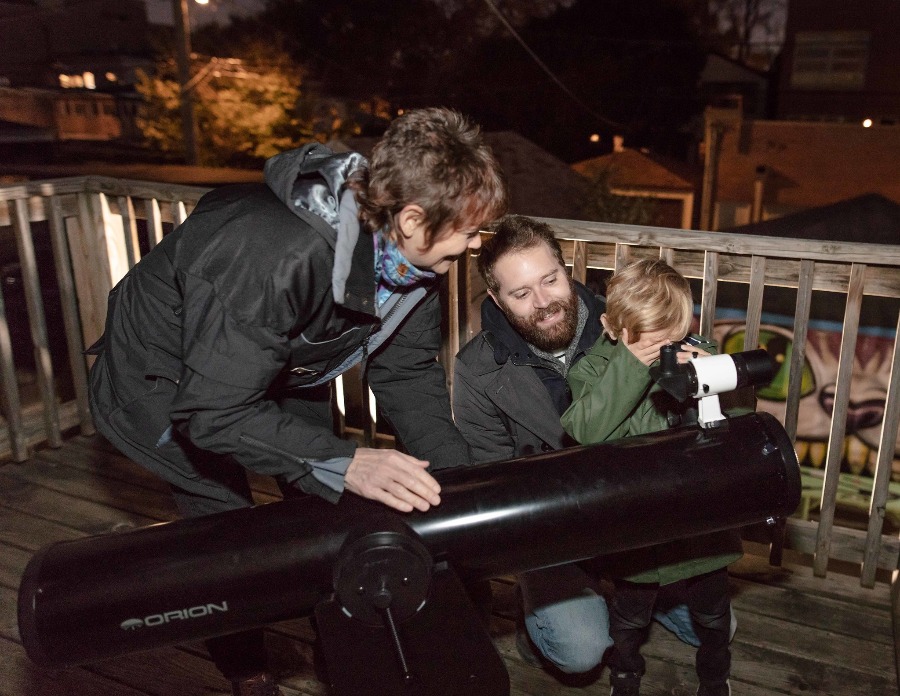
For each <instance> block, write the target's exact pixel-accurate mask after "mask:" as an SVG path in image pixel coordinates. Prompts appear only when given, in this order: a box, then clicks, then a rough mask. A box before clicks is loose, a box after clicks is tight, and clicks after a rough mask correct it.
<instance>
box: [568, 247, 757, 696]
mask: <svg viewBox="0 0 900 696" xmlns="http://www.w3.org/2000/svg"><path fill="white" fill-rule="evenodd" d="M692 317H693V301H692V298H691V288H690V285H689V284H688V282H687V280H686V279H685V278H684V277H683V276H682V275H680V274H679V273H678V272H677V271H676V270H675V269H673V268H672V267H671V266H669V265H667V264H665V263H663V262H662V261H656V260H642V261H638V262H636V263H633V264H631V265H629V266H627V267H625V268H623V269H622V270H620V271H619V272H618V273H615V274H614V275H613V277H612V278H611V279H610V280H609V283H608V284H607V292H606V312H605V313H604V314H603V315H601V317H600V321H601V323H602V324H603V329H604V333H603V335H602V336H601V337H600V338H599V339H598V340H597V342H596V343H595V344H594V346H593V347H592V348H591V350H590V351H589V352H588V353H587V355H586V356H585V357H584V358H582V359H581V361H580V362H578V363H577V364H576V365H574V366H573V367H572V369H571V370H570V371H569V373H568V377H567V379H568V383H569V386H570V388H571V390H572V399H573V401H572V405H571V406H570V407H569V408H568V409H567V410H566V412H565V413H564V414H563V416H562V424H563V427H564V428H565V429H566V431H567V432H568V433H569V434H570V435H572V437H574V438H575V439H576V440H577V441H578V442H580V443H582V444H593V443H597V442H603V441H606V440H613V439H617V438H621V437H626V436H629V435H639V434H644V433H650V432H654V431H659V430H664V429H666V428H668V427H670V426H673V425H677V424H678V423H679V416H680V415H683V414H684V412H685V411H686V410H687V408H688V407H689V406H690V405H691V404H680V403H678V402H677V401H676V400H675V399H674V398H673V397H671V396H670V395H668V394H667V393H666V392H664V391H663V390H662V389H661V388H659V387H658V386H657V385H656V384H654V383H653V382H652V380H651V378H650V372H649V367H650V365H652V364H653V363H654V362H655V361H656V360H658V359H659V351H660V348H661V347H662V346H664V345H666V344H669V343H673V342H678V343H681V342H682V341H683V340H684V339H685V337H686V336H687V335H688V331H689V329H690V325H691V319H692ZM692 339H694V340H693V341H692V343H699V345H692V344H686V343H682V348H683V350H682V351H680V352H679V353H678V360H679V362H686V361H687V360H688V359H690V358H691V357H698V356H702V355H710V354H712V353H714V352H715V344H713V343H712V342H711V341H708V340H706V339H704V338H702V337H699V336H693V337H692ZM741 553H742V550H741V542H740V538H739V537H738V536H737V534H736V533H734V532H718V533H715V534H708V535H703V536H701V537H695V538H691V539H687V540H679V541H675V542H669V543H665V544H659V545H657V546H653V547H650V548H645V549H637V550H635V551H629V552H624V553H619V554H612V555H610V556H607V557H604V560H605V566H606V567H607V569H609V572H610V573H611V575H612V576H613V577H614V580H615V586H616V589H615V594H614V596H613V598H612V603H611V606H610V635H611V636H612V639H613V642H614V645H613V648H612V650H611V651H610V654H609V657H608V664H609V667H610V683H611V685H612V691H611V695H612V696H638V695H639V693H640V683H641V677H642V675H643V674H644V668H645V662H644V658H643V657H642V656H641V653H640V647H641V645H642V643H643V642H644V640H645V639H646V634H647V628H648V626H649V624H650V620H651V616H652V612H653V605H654V602H655V601H656V596H657V593H658V592H659V588H660V586H662V585H667V584H669V583H673V582H677V581H682V580H683V581H684V584H685V593H686V596H687V604H688V608H689V609H690V614H691V620H692V622H693V624H694V630H695V631H696V633H697V637H698V638H699V641H700V647H699V648H698V650H697V657H696V669H697V676H698V677H699V679H700V687H699V689H698V690H697V694H698V696H720V695H721V696H725V695H728V694H730V693H731V687H730V685H729V682H728V677H729V673H730V667H731V651H730V650H729V647H728V642H729V627H730V615H731V606H730V600H729V597H728V571H727V566H728V564H730V563H733V562H734V561H736V560H737V559H738V558H740V556H741Z"/></svg>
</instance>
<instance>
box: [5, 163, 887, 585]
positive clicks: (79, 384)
mask: <svg viewBox="0 0 900 696" xmlns="http://www.w3.org/2000/svg"><path fill="white" fill-rule="evenodd" d="M204 191H205V190H204V189H201V188H196V187H186V186H176V185H166V184H159V183H152V182H140V181H125V180H116V179H109V178H103V177H77V178H70V179H59V180H48V181H40V182H29V183H25V184H16V185H12V186H5V187H0V253H6V251H4V249H3V248H2V244H4V243H5V244H7V246H11V245H14V247H15V251H14V255H15V258H16V259H17V263H18V265H19V266H20V267H21V278H22V280H21V283H22V287H23V289H24V301H25V304H26V306H27V322H28V329H29V335H30V341H31V346H32V348H33V353H34V361H33V362H34V365H33V367H31V366H29V367H30V369H32V370H33V372H34V379H33V385H32V390H34V386H35V385H36V394H35V395H34V397H33V400H32V401H31V402H28V401H27V400H26V402H24V403H23V400H22V398H21V389H20V382H21V381H22V380H21V377H22V372H23V370H22V369H21V366H19V365H17V364H16V358H15V355H14V354H15V350H14V346H13V342H12V339H11V332H10V326H11V325H10V322H9V321H8V320H7V318H8V315H9V312H8V311H7V309H9V308H8V307H5V306H4V305H3V304H2V303H0V382H2V387H3V388H2V398H3V403H2V406H3V415H4V417H5V426H6V427H5V429H4V430H5V431H6V437H5V439H4V438H3V437H0V457H3V458H6V459H9V458H12V459H13V460H16V461H22V460H24V459H26V458H27V457H28V448H29V446H33V445H34V444H36V443H38V442H47V443H49V444H50V445H51V446H58V445H59V444H60V442H61V433H62V432H63V431H65V430H67V429H70V428H73V427H80V428H81V431H82V432H84V433H90V432H92V431H93V430H92V425H91V420H90V415H89V411H88V403H87V389H86V385H87V381H86V378H87V368H88V365H89V363H88V359H87V358H86V357H85V356H84V355H83V351H84V348H85V346H89V345H90V344H91V343H92V342H93V341H94V340H96V339H97V338H98V337H99V336H100V334H101V333H102V330H103V321H104V317H105V311H106V298H107V293H108V292H109V290H110V289H111V288H112V286H113V285H114V284H115V282H116V281H117V280H118V279H119V278H120V277H121V276H122V275H123V274H124V273H125V272H127V270H128V268H130V267H131V266H132V265H133V264H134V263H136V262H137V260H139V258H140V257H141V255H142V254H143V253H146V252H147V251H148V250H149V249H150V248H152V247H153V245H154V244H156V243H157V242H158V241H159V240H160V239H161V238H162V236H163V235H164V234H165V233H166V231H168V230H169V229H171V228H172V227H173V226H175V225H177V224H179V223H180V222H181V221H182V220H184V218H185V217H186V216H187V215H188V214H189V213H190V211H191V210H192V209H193V207H194V205H195V204H196V202H197V200H198V199H199V197H200V196H201V195H202V194H203V193H204ZM546 222H548V223H549V224H550V225H551V226H552V227H553V228H554V229H555V231H556V232H557V235H558V237H559V238H560V239H561V240H563V246H564V252H565V254H566V255H567V260H568V261H569V262H570V263H571V266H572V272H573V275H574V276H575V277H576V278H577V279H579V280H582V281H587V280H590V278H591V276H592V274H594V273H598V272H603V271H607V272H608V271H611V270H613V269H615V268H618V267H620V266H621V265H622V264H624V263H626V262H628V261H629V260H633V259H637V258H641V257H661V258H663V259H665V260H666V261H668V262H669V263H670V264H672V265H673V266H675V267H676V268H677V269H678V270H680V271H681V272H682V273H683V274H684V275H685V276H687V277H689V278H692V279H695V281H696V282H697V283H698V284H699V287H700V290H699V294H698V297H699V300H700V302H699V305H700V313H699V330H700V333H703V334H706V335H710V336H712V335H714V334H715V330H716V321H715V319H716V311H717V310H718V309H721V303H720V302H719V300H720V298H721V296H722V295H723V294H724V293H720V289H723V287H724V286H723V284H725V283H727V284H736V285H737V286H741V287H743V288H744V292H745V293H746V299H745V300H742V306H741V307H740V309H741V311H742V312H743V313H744V318H743V319H742V322H743V324H744V328H743V331H744V341H743V349H751V348H755V347H756V346H757V344H758V341H759V338H760V327H761V325H762V324H763V321H762V319H763V316H764V313H766V312H768V311H771V310H770V309H769V307H768V305H767V303H768V299H767V296H766V290H767V289H770V288H790V289H792V291H793V292H795V294H796V300H795V303H794V306H793V308H792V313H793V318H794V320H793V326H792V331H793V350H792V352H790V355H789V359H788V365H787V370H788V380H787V384H788V386H787V397H786V401H785V403H784V411H783V414H781V418H782V422H783V423H784V425H785V429H786V430H787V432H788V434H789V436H790V437H791V438H792V440H793V439H794V438H795V437H796V434H797V418H798V412H799V407H800V402H801V398H802V394H803V379H802V378H803V367H804V360H805V356H804V352H805V350H806V338H807V327H808V325H809V319H810V312H811V308H812V307H813V304H814V293H818V292H822V291H824V292H828V293H831V294H830V295H829V297H831V298H834V297H839V298H840V300H841V301H842V302H843V303H844V311H843V320H842V322H841V328H840V353H839V358H838V359H837V372H836V384H835V389H834V395H833V404H832V405H831V409H832V415H831V418H830V426H829V432H828V448H827V456H826V459H825V463H824V469H823V472H822V475H821V481H822V486H821V494H820V496H818V495H817V496H816V497H817V498H820V500H819V501H818V505H819V515H818V520H804V519H794V518H792V519H790V520H789V521H788V524H787V526H786V530H785V534H786V541H787V544H788V546H790V547H792V548H795V549H797V550H798V551H800V552H803V553H807V554H810V555H811V556H812V557H813V565H814V570H815V573H816V574H817V575H819V576H825V574H826V570H827V567H828V563H829V560H831V559H833V560H839V561H847V562H850V563H858V564H860V577H861V583H862V584H863V585H864V586H867V587H870V586H872V585H873V584H874V582H875V581H876V575H877V571H878V569H886V570H889V571H893V570H895V569H896V568H897V567H898V547H900V544H898V540H897V538H896V535H888V534H885V533H884V517H885V509H886V505H887V501H888V495H889V487H890V485H891V474H892V471H891V468H892V465H893V463H894V456H895V444H896V439H897V429H898V422H900V394H898V392H900V376H898V375H900V368H898V363H900V348H898V340H897V333H898V331H897V329H898V317H900V311H898V309H897V308H898V307H900V244H898V245H896V246H885V245H873V244H857V243H854V244H844V243H835V242H820V241H806V240H793V239H773V238H768V237H754V236H749V235H737V234H728V233H723V232H698V231H693V230H674V229H669V228H654V227H637V226H629V225H613V224H605V223H592V222H581V221H571V220H557V219H548V220H546ZM40 235H45V236H47V237H49V243H50V246H51V248H52V267H51V268H47V267H42V268H39V264H38V259H37V256H36V254H35V240H36V239H37V238H38V237H39V236H40ZM7 251H9V252H10V253H13V252H12V250H7ZM473 265H474V264H472V263H471V260H470V259H465V260H463V261H461V262H459V263H458V264H457V267H456V269H454V271H453V272H452V273H451V274H450V277H449V282H448V284H447V288H448V290H447V295H446V302H447V309H448V311H447V317H448V324H447V340H446V342H445V347H444V351H443V353H442V358H441V359H442V361H443V362H444V363H445V365H446V367H447V371H448V380H449V379H450V376H451V375H452V362H453V356H454V355H455V354H456V351H457V350H458V348H459V347H460V346H461V345H462V344H464V343H465V341H467V340H468V339H469V338H471V337H472V336H473V335H474V333H475V332H476V331H477V329H478V320H477V317H478V304H479V302H480V298H481V296H482V295H481V294H480V285H479V283H478V281H477V278H476V274H475V273H474V272H473ZM50 275H53V276H54V277H55V283H56V285H57V287H58V296H59V311H60V312H61V315H60V316H61V319H60V324H61V325H53V326H50V327H48V326H47V321H46V312H45V299H46V296H47V291H46V287H47V286H48V284H50V281H53V280H54V278H49V276H50ZM4 280H6V279H5V278H4ZM730 287H734V286H730ZM42 288H43V291H42ZM867 297H879V298H886V301H888V302H889V303H892V304H891V305H890V306H891V307H893V309H892V310H891V311H893V315H892V317H893V318H892V323H891V326H890V327H888V330H887V334H888V335H889V336H890V338H889V341H890V345H891V348H890V350H889V353H890V357H889V362H890V367H889V370H890V379H889V385H888V387H887V390H886V395H885V397H884V409H883V417H882V426H881V438H880V442H879V443H878V450H877V451H878V455H877V462H876V464H875V471H874V475H873V476H872V477H871V491H870V493H869V504H868V514H867V516H866V521H867V526H866V530H865V531H863V530H862V529H851V528H849V527H845V526H843V525H839V524H835V519H836V518H835V513H836V511H837V509H838V502H839V495H838V493H839V484H840V481H841V478H840V477H841V471H840V467H841V457H842V452H843V443H844V440H845V435H846V432H845V431H846V420H847V414H848V406H849V404H850V394H851V387H852V385H853V382H854V380H855V379H857V377H858V373H857V372H856V371H854V347H855V345H856V342H857V336H858V333H859V328H860V324H859V320H860V309H861V306H862V303H863V300H864V298H867ZM832 301H833V300H832ZM732 309H733V307H732ZM60 331H63V332H64V334H65V336H64V339H65V341H64V344H65V350H64V351H62V352H63V353H64V354H65V355H64V356H62V357H60V352H61V351H60V350H56V351H54V350H52V347H53V345H52V344H53V343H54V341H53V340H52V339H59V338H60V336H59V332H60ZM57 343H59V341H58V340H57ZM17 373H18V375H17ZM62 373H65V374H66V376H67V379H69V380H70V382H71V389H69V391H70V392H71V393H72V397H71V398H63V397H61V395H60V394H61V391H64V390H62V389H61V387H60V382H61V378H60V375H61V374H62ZM17 376H18V378H17ZM451 388H452V384H451ZM363 392H364V393H363V394H360V395H359V402H360V404H361V405H362V409H361V410H362V413H361V414H360V418H361V419H362V426H361V429H362V431H363V432H364V433H366V435H367V436H368V437H369V438H372V437H374V436H375V434H376V428H375V426H374V425H373V424H372V422H371V420H370V419H369V416H368V393H367V390H363ZM341 415H343V414H341Z"/></svg>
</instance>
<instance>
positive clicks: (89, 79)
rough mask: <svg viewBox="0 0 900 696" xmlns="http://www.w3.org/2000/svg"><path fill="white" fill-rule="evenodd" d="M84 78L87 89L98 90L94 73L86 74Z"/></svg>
mask: <svg viewBox="0 0 900 696" xmlns="http://www.w3.org/2000/svg"><path fill="white" fill-rule="evenodd" d="M82 77H83V78H84V86H85V87H86V88H87V89H97V82H96V81H95V80H94V73H92V72H86V73H84V75H83V76H82Z"/></svg>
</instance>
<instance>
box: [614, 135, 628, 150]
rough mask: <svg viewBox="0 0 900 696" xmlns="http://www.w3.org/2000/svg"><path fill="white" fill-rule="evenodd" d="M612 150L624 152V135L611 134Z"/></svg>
mask: <svg viewBox="0 0 900 696" xmlns="http://www.w3.org/2000/svg"><path fill="white" fill-rule="evenodd" d="M613 152H625V137H624V136H621V135H614V136H613Z"/></svg>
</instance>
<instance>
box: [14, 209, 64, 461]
mask: <svg viewBox="0 0 900 696" xmlns="http://www.w3.org/2000/svg"><path fill="white" fill-rule="evenodd" d="M13 211H14V215H13V228H14V229H15V232H16V247H17V249H18V251H19V264H20V266H21V268H22V283H23V286H24V290H25V305H26V307H27V309H28V327H29V329H30V330H31V345H32V347H33V349H34V362H35V370H36V377H37V384H38V390H39V392H40V396H41V402H42V403H43V407H44V428H45V431H46V433H47V442H48V444H49V445H50V446H51V447H59V446H61V445H62V434H61V433H60V428H59V405H58V404H57V402H56V387H55V385H54V383H53V361H52V360H51V358H50V343H49V341H48V338H47V321H46V314H45V313H44V301H43V298H42V296H41V281H40V278H39V277H38V268H37V259H36V258H35V254H34V240H33V239H32V237H31V222H30V220H29V215H28V201H27V200H26V199H24V198H20V199H18V200H17V201H16V202H15V206H14V207H13Z"/></svg>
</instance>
